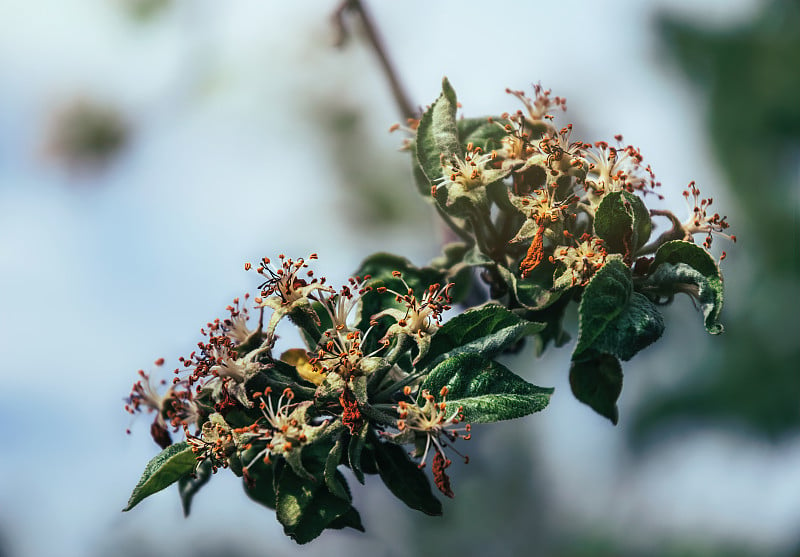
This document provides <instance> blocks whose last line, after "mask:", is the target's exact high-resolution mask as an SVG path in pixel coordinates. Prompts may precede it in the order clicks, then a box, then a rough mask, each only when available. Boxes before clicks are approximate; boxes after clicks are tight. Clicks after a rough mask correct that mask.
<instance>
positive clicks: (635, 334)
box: [592, 292, 664, 361]
mask: <svg viewBox="0 0 800 557" xmlns="http://www.w3.org/2000/svg"><path fill="white" fill-rule="evenodd" d="M663 333H664V318H663V317H662V316H661V312H659V311H658V308H656V306H655V305H654V304H653V302H651V301H650V300H648V299H647V297H645V296H643V295H642V294H639V293H638V292H634V293H633V294H631V297H630V299H629V300H628V302H627V304H626V305H625V307H624V308H623V310H622V311H621V312H620V314H619V315H618V316H617V317H616V318H615V319H614V320H612V321H610V322H609V323H608V325H607V326H606V327H605V329H603V331H602V332H601V333H600V334H599V335H598V336H597V338H596V339H595V341H594V344H593V345H592V348H593V349H595V350H597V351H598V352H604V353H607V354H613V355H614V356H617V357H618V358H620V359H622V360H625V361H628V360H630V359H631V358H633V356H634V355H636V353H637V352H639V351H640V350H642V349H643V348H646V347H647V346H650V345H651V344H652V343H653V342H655V341H657V340H658V339H659V338H661V335H662V334H663Z"/></svg>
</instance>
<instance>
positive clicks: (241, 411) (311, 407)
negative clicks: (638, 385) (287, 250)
mask: <svg viewBox="0 0 800 557" xmlns="http://www.w3.org/2000/svg"><path fill="white" fill-rule="evenodd" d="M508 92H509V93H510V94H512V95H514V96H515V97H517V98H518V99H519V100H520V101H521V102H522V104H523V106H524V110H518V111H517V112H515V113H513V114H510V113H504V114H502V115H500V116H499V117H497V118H494V117H493V118H472V119H466V118H462V119H460V120H458V119H456V113H457V106H458V104H457V101H456V97H455V92H454V91H453V90H452V87H450V85H449V83H448V82H447V81H446V80H445V82H444V83H443V91H442V95H441V96H440V97H439V99H437V101H436V102H435V103H434V104H433V105H432V106H431V107H429V108H428V109H427V110H426V112H425V114H424V115H423V116H422V117H421V118H420V119H419V120H413V121H411V122H410V124H409V127H408V131H409V132H411V133H413V134H414V139H413V140H410V141H409V142H408V143H407V146H408V147H409V150H410V151H411V152H412V153H414V155H415V157H416V158H415V161H414V164H415V172H414V175H415V177H416V179H417V180H418V184H417V185H418V189H419V191H420V193H422V194H423V195H424V196H425V197H426V199H427V200H428V201H430V202H432V203H433V204H435V205H436V208H437V210H438V212H439V214H440V215H441V216H442V217H443V220H444V221H445V223H446V224H447V225H448V226H450V227H451V228H452V230H453V231H454V232H455V234H456V235H457V236H458V238H459V239H460V240H461V242H457V243H454V244H450V245H448V246H446V247H445V248H444V250H443V251H444V253H443V255H442V256H441V257H439V258H437V259H435V260H434V261H432V262H431V264H430V266H427V267H423V268H418V267H415V266H414V265H412V264H411V263H410V262H409V261H407V260H405V259H403V258H400V257H397V256H393V255H391V254H381V253H379V254H375V255H373V256H371V257H369V258H367V259H366V260H365V261H364V262H363V263H362V265H361V267H360V268H359V270H358V272H357V274H356V275H355V276H353V277H352V278H351V279H349V281H348V283H347V284H345V285H344V286H342V287H340V288H339V289H336V288H333V287H332V286H330V285H329V284H328V283H327V281H326V280H325V278H324V277H317V276H315V274H314V271H313V270H312V269H311V268H310V266H309V262H310V261H313V260H316V259H317V256H316V254H311V255H310V256H309V257H308V258H307V259H305V258H300V259H296V260H295V259H291V258H287V257H285V256H284V255H280V256H279V257H278V259H277V261H275V262H273V261H272V260H270V259H268V258H263V259H261V260H260V261H259V262H258V264H257V265H255V266H254V265H252V264H250V263H247V264H245V270H247V271H250V270H255V272H256V273H257V274H258V275H260V280H261V284H260V285H259V287H258V288H259V291H258V295H256V296H255V297H253V298H252V299H251V298H250V296H249V295H245V296H244V297H243V298H242V299H241V300H240V299H235V300H234V301H233V303H232V304H231V305H229V306H228V307H227V312H228V314H229V315H228V316H227V317H226V318H224V319H216V320H214V321H212V322H209V323H208V324H207V325H206V327H204V328H203V329H201V334H202V335H203V337H204V338H203V341H201V342H199V343H198V344H197V348H196V349H195V350H194V351H193V352H192V353H191V354H189V356H188V357H182V358H179V361H180V362H181V364H182V367H180V368H178V369H175V376H174V378H173V379H172V381H171V382H169V381H167V380H166V379H165V380H162V381H161V386H160V387H159V386H155V385H154V384H153V382H152V381H151V376H150V375H149V374H147V373H145V372H144V371H140V372H139V375H140V378H139V380H138V381H137V382H136V383H134V385H133V389H132V390H131V394H130V396H129V397H128V400H127V404H126V410H127V411H128V412H130V413H132V414H136V413H142V412H145V413H150V414H153V415H154V419H153V423H152V426H151V434H152V437H153V439H154V440H155V441H156V443H157V444H158V445H159V446H160V447H162V449H163V450H162V453H161V454H160V455H159V456H157V457H156V458H154V459H153V460H152V461H151V463H150V464H149V465H148V467H147V468H146V469H145V473H144V475H143V477H142V480H141V481H140V484H139V485H138V486H137V487H136V488H135V489H134V492H133V495H132V496H131V500H130V501H129V504H128V507H127V509H130V508H131V507H133V506H134V505H136V504H137V503H138V502H139V501H140V500H142V499H143V498H144V497H147V496H148V495H150V494H152V493H154V492H155V491H157V490H159V489H161V488H163V487H164V486H165V485H168V484H169V483H170V482H175V481H177V482H179V487H180V493H181V497H182V500H183V503H184V509H188V508H189V504H190V503H191V498H192V497H193V495H194V493H196V492H197V490H198V489H200V487H202V485H203V484H204V483H205V481H207V479H208V477H209V476H210V475H211V474H212V473H214V472H217V471H218V470H220V469H230V470H231V471H232V472H233V473H234V474H236V475H238V476H240V477H241V478H242V480H243V484H244V487H245V490H246V492H247V493H248V495H249V496H250V497H251V498H252V499H254V500H256V501H258V502H259V503H262V504H264V505H265V506H267V507H269V508H273V509H275V510H276V516H277V518H278V520H279V521H280V522H281V523H282V524H283V526H284V531H285V532H286V534H287V535H289V536H291V537H292V538H293V539H295V540H296V541H298V542H300V543H305V542H307V541H310V540H311V539H313V538H315V537H316V536H318V535H319V534H320V533H321V532H322V531H323V530H324V529H326V528H334V529H336V528H344V527H352V528H356V529H362V530H363V526H362V525H361V520H360V517H359V515H358V512H357V511H356V510H355V509H354V508H353V507H352V496H351V494H350V490H349V488H348V486H347V482H346V480H345V478H344V476H343V475H342V474H341V472H340V471H339V469H340V467H346V468H349V469H350V470H351V471H352V473H353V475H354V477H355V478H356V479H357V480H358V481H360V482H361V483H364V476H365V474H377V475H379V476H380V477H381V479H382V480H383V482H384V483H385V484H386V486H387V487H388V488H389V489H390V490H391V492H392V493H393V494H394V495H396V496H397V497H398V498H399V499H401V500H402V501H404V502H405V503H406V504H407V505H408V506H409V507H411V508H414V509H417V510H420V511H422V512H425V513H427V514H440V513H441V503H440V501H439V500H438V499H437V498H436V497H435V496H434V495H433V493H432V491H433V490H432V489H431V485H430V481H429V479H428V476H427V475H426V473H425V471H424V468H426V467H427V464H428V462H431V466H430V469H431V472H432V477H433V484H434V485H435V487H436V488H438V489H439V491H440V492H441V493H442V494H444V495H445V496H448V497H453V495H454V493H453V489H452V487H451V483H450V478H449V477H448V475H447V473H446V470H447V469H448V468H449V466H450V465H451V459H450V458H449V457H448V454H451V453H452V454H456V455H459V456H461V457H462V458H463V459H464V461H465V462H466V461H468V458H467V457H465V456H464V455H462V454H461V453H460V452H459V451H458V450H457V449H456V448H455V446H454V444H455V442H456V441H457V440H459V439H461V440H468V439H470V437H471V433H470V432H471V425H470V424H471V423H481V422H483V423H486V422H496V421H500V420H507V419H514V418H519V417H522V416H526V415H529V414H532V413H534V412H538V411H540V410H542V409H544V408H545V407H546V406H547V404H548V402H549V400H550V395H551V394H552V389H548V388H543V387H538V386H536V385H533V384H531V383H529V382H527V381H526V380H524V379H522V378H521V377H519V376H517V375H516V374H515V373H513V372H512V371H511V370H509V369H508V368H506V367H505V366H504V365H502V364H501V363H499V362H498V361H496V360H495V357H496V356H497V355H499V354H501V353H503V352H504V351H511V350H515V349H518V348H519V347H520V345H521V344H522V342H524V340H525V339H526V337H534V339H535V344H536V347H537V350H541V349H543V348H545V347H547V346H548V344H549V343H553V344H555V345H560V344H563V343H564V342H566V340H565V339H567V338H568V337H569V335H568V334H566V331H564V330H563V322H564V315H565V311H566V308H567V306H568V305H569V303H570V302H573V301H575V302H577V303H578V316H579V330H578V332H577V341H576V345H575V348H574V350H573V353H572V359H571V365H570V385H571V387H572V391H573V394H574V395H575V396H576V397H577V398H578V399H579V400H580V401H582V402H584V403H586V404H587V405H589V406H591V407H592V408H593V409H594V410H595V411H597V412H598V413H600V414H602V415H603V416H605V417H607V418H608V419H609V420H611V421H612V422H613V423H616V422H617V419H618V410H617V407H616V400H617V397H618V396H619V391H620V385H621V384H622V367H621V363H620V361H621V360H622V361H627V360H629V359H630V358H632V357H633V356H634V355H635V354H636V353H637V352H638V351H639V350H642V349H643V348H645V347H646V346H648V345H649V344H651V343H652V342H654V341H655V340H657V339H658V338H659V337H660V336H661V334H662V332H663V330H664V320H663V317H662V315H661V314H660V313H659V310H658V307H657V306H659V305H662V304H664V303H669V302H670V301H671V300H672V299H673V298H674V296H675V294H677V293H687V294H689V295H690V296H692V297H693V298H694V299H695V300H696V301H697V303H698V305H699V307H700V308H701V309H702V313H703V321H704V325H705V327H706V329H707V330H708V331H709V332H711V333H713V334H716V333H719V332H721V331H722V326H721V324H720V323H719V315H720V311H721V308H722V292H723V288H722V283H723V281H722V275H721V272H720V270H719V267H718V262H717V261H716V260H714V259H713V258H712V257H711V255H710V253H709V252H708V249H709V248H710V247H711V239H712V235H718V236H723V237H725V238H728V239H729V240H732V241H735V240H736V238H735V236H731V235H728V234H727V233H726V232H725V231H726V230H727V229H728V222H727V219H726V218H725V217H722V216H720V215H719V214H716V213H714V214H710V211H709V207H710V206H711V204H712V200H711V199H704V198H702V197H701V196H700V192H699V190H698V189H697V187H696V186H695V185H694V183H691V184H689V188H688V190H687V191H686V192H685V193H684V196H685V197H686V199H687V201H691V202H693V205H692V204H690V212H691V214H690V216H689V218H688V219H686V220H684V221H681V220H680V219H678V218H677V217H675V216H674V215H673V214H672V213H671V212H669V211H664V210H658V209H648V208H647V207H646V206H645V203H644V200H645V199H650V198H653V199H657V200H659V199H661V198H662V196H660V195H659V194H657V193H656V190H657V188H658V187H659V185H660V184H659V183H658V182H657V181H656V179H655V177H654V174H653V171H652V169H651V168H650V167H649V166H648V165H645V163H644V161H643V157H642V154H641V152H640V151H639V150H638V149H637V148H635V147H633V146H631V145H624V144H623V142H622V137H621V136H617V137H616V138H615V140H616V146H612V145H609V144H608V143H606V142H603V141H598V142H595V143H592V144H590V143H584V142H581V141H574V140H573V139H572V131H573V130H572V127H571V126H566V127H562V128H560V129H557V128H556V127H555V126H554V125H553V119H554V118H553V115H552V114H551V111H553V110H561V111H563V110H566V101H565V100H564V99H563V98H561V97H555V96H552V95H551V93H550V91H548V90H544V89H543V88H542V87H540V86H536V87H535V88H534V96H533V98H529V97H527V96H526V95H525V94H524V93H522V92H521V91H510V90H509V91H508ZM654 217H665V218H666V219H668V220H669V222H670V223H671V229H669V230H667V231H665V232H663V233H662V234H661V235H660V236H659V237H657V238H656V239H655V240H651V239H650V236H651V232H652V229H653V218H654ZM697 234H703V235H705V239H704V241H703V243H702V246H701V245H697V244H695V243H694V236H695V235H697ZM722 257H724V252H723V254H722ZM722 257H721V258H722ZM721 258H720V259H721ZM476 271H477V272H476ZM478 278H480V280H482V281H483V282H484V284H476V283H475V281H476V280H477V279H478ZM487 286H488V288H485V287H487ZM481 297H483V299H481V300H479V301H478V302H477V303H475V304H474V305H473V307H471V308H468V309H465V310H464V311H461V312H460V313H458V314H457V315H456V316H455V317H453V318H452V319H450V320H449V321H445V320H444V314H445V312H447V311H448V310H452V309H453V306H454V305H455V304H456V303H459V302H460V303H463V302H464V301H465V300H466V299H471V300H473V301H475V300H476V299H479V298H481ZM487 298H489V299H488V300H487ZM251 312H258V320H257V324H256V325H255V326H253V325H252V324H251V323H250V313H251ZM265 314H267V315H268V318H266V317H267V315H265ZM284 318H287V319H288V320H289V321H291V322H292V323H293V324H294V325H295V326H296V327H297V329H298V332H299V336H300V339H301V341H302V342H303V343H304V345H303V346H299V347H297V346H296V347H292V348H289V349H287V350H284V351H282V353H280V355H278V354H277V353H275V349H276V342H277V340H278V338H277V335H276V330H277V326H278V324H279V323H281V322H282V321H283V319H284ZM163 364H164V361H163V359H160V360H158V361H157V362H156V366H157V367H158V368H161V367H162V366H163ZM467 422H469V423H467ZM176 433H181V434H182V435H183V436H184V440H183V441H178V442H173V439H172V434H176ZM409 447H410V450H409ZM155 476H159V477H158V479H156V480H153V478H154V477H155ZM127 509H126V510H127Z"/></svg>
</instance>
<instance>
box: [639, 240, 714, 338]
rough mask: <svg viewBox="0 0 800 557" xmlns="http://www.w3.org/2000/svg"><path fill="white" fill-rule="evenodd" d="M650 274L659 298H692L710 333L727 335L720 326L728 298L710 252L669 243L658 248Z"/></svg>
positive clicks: (683, 244)
mask: <svg viewBox="0 0 800 557" xmlns="http://www.w3.org/2000/svg"><path fill="white" fill-rule="evenodd" d="M650 270H651V275H650V276H649V277H648V280H647V283H646V284H647V286H648V287H650V288H655V293H656V294H657V295H661V296H671V295H673V294H675V293H678V292H684V293H685V294H688V295H690V296H691V297H692V298H694V299H695V300H697V301H698V302H699V303H700V307H701V309H702V310H703V316H704V318H705V319H704V323H705V326H706V330H707V331H708V332H709V333H711V334H714V335H716V334H719V333H721V332H722V331H723V327H722V325H721V324H720V322H719V316H720V313H721V312H722V303H723V298H724V286H723V282H722V273H721V272H720V270H719V266H717V263H716V262H715V261H714V258H713V257H711V254H709V253H708V251H706V250H705V249H704V248H702V247H700V246H698V245H697V244H694V243H692V242H684V241H682V240H674V241H672V242H667V243H666V244H664V245H662V246H661V247H660V248H658V251H657V252H656V256H655V259H654V260H653V263H652V264H651V265H650ZM692 271H694V272H692Z"/></svg>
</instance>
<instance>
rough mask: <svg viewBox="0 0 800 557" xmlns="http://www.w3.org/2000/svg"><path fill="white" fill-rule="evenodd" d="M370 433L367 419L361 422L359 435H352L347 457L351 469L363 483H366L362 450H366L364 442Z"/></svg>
mask: <svg viewBox="0 0 800 557" xmlns="http://www.w3.org/2000/svg"><path fill="white" fill-rule="evenodd" d="M368 433H369V422H368V421H365V422H364V423H363V424H361V429H360V430H359V431H358V435H352V436H351V437H350V444H349V445H348V446H347V459H348V461H349V462H350V469H351V470H352V471H353V474H355V476H356V479H357V480H358V481H359V483H361V484H362V485H363V483H364V472H363V471H362V470H361V452H362V451H363V450H364V444H365V443H366V441H367V434H368Z"/></svg>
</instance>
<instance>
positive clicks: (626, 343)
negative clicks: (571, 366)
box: [572, 256, 664, 360]
mask: <svg viewBox="0 0 800 557" xmlns="http://www.w3.org/2000/svg"><path fill="white" fill-rule="evenodd" d="M578 316H579V332H578V345H577V346H576V347H575V351H574V352H573V354H572V359H573V360H581V359H583V354H584V353H587V352H592V351H594V352H601V353H605V354H612V355H614V356H616V357H618V358H622V359H623V360H630V359H631V358H632V357H633V356H634V355H635V354H636V353H637V352H639V351H640V350H642V349H643V348H645V347H647V346H649V345H650V344H652V343H653V342H655V341H656V340H658V339H659V338H660V337H661V335H662V333H663V332H664V319H663V317H662V316H661V313H660V312H659V311H658V309H657V308H656V307H655V305H653V303H652V302H651V301H650V300H649V299H647V298H646V297H645V296H643V295H642V294H640V293H638V292H633V283H632V282H631V271H630V269H628V267H627V266H626V265H625V264H624V263H622V261H621V260H620V258H619V256H614V258H613V259H610V260H609V261H608V262H607V263H606V264H605V265H604V266H603V267H602V268H601V269H600V270H599V271H598V272H597V273H596V274H595V276H594V277H592V280H591V281H589V284H588V285H587V286H586V290H585V291H584V292H583V297H582V298H581V303H580V306H579V307H578Z"/></svg>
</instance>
